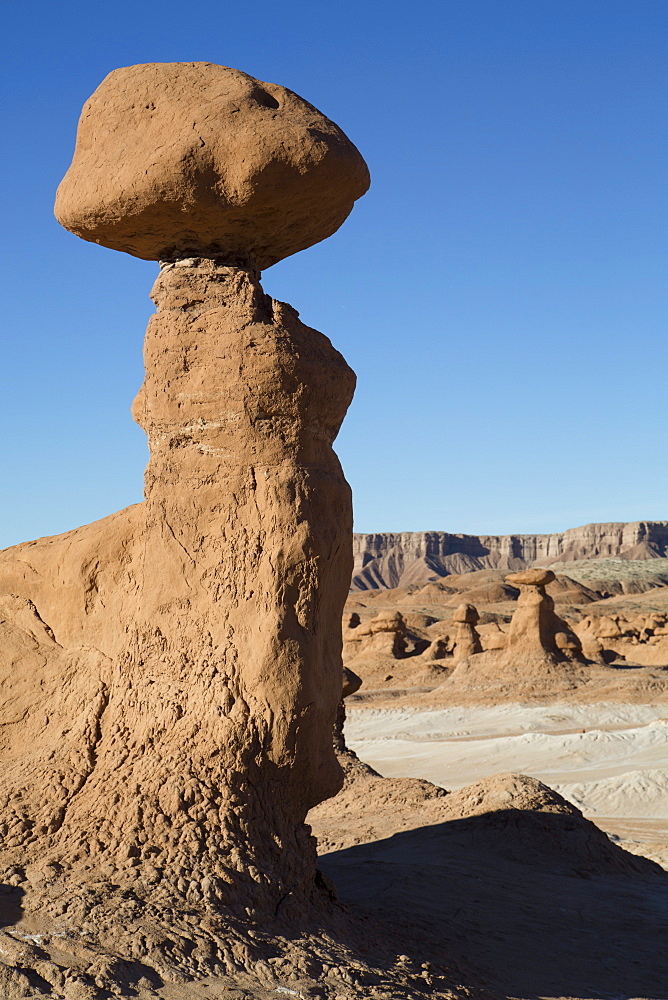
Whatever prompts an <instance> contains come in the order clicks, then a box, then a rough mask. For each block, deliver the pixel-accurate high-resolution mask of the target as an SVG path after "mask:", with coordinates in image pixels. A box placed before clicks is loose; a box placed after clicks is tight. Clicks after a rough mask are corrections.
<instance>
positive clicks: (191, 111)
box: [55, 62, 369, 269]
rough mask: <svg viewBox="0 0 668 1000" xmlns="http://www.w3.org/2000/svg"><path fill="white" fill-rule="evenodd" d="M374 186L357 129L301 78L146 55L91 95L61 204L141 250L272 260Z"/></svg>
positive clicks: (334, 221)
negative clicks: (292, 82) (321, 103)
mask: <svg viewBox="0 0 668 1000" xmlns="http://www.w3.org/2000/svg"><path fill="white" fill-rule="evenodd" d="M368 187H369V172H368V169H367V166H366V164H365V162H364V160H363V159H362V156H361V155H360V153H359V152H358V150H357V149H356V148H355V146H354V145H353V144H352V142H351V141H350V140H349V139H348V138H347V136H345V135H344V133H343V132H342V131H341V129H340V128H339V127H338V126H337V125H335V124H334V122H332V121H330V120H329V118H326V117H325V115H323V114H322V113H321V112H320V111H318V110H317V109H316V108H314V107H313V105H311V104H309V103H308V102H307V101H305V100H303V98H301V97H299V96H298V95H297V94H295V93H293V92H292V91H291V90H287V89H286V88H285V87H279V86H277V85H276V84H273V83H263V82H262V81H260V80H256V79H255V78H254V77H252V76H248V74H247V73H242V72H240V71H239V70H236V69H230V68H229V67H227V66H216V65H214V64H212V63H205V62H192V63H146V64H143V65H138V66H126V67H123V68H122V69H117V70H114V71H113V72H112V73H110V74H109V76H107V77H106V79H105V80H104V81H103V82H102V83H101V84H100V86H99V87H98V88H97V90H96V91H95V93H94V94H93V95H92V96H91V97H90V98H89V100H88V101H87V102H86V104H85V106H84V108H83V111H82V113H81V118H80V121H79V128H78V131H77V141H76V148H75V151H74V158H73V161H72V165H71V166H70V169H69V170H68V172H67V174H66V175H65V177H64V179H63V181H62V182H61V184H60V187H59V188H58V195H57V198H56V209H55V211H56V217H57V218H58V221H59V222H60V223H61V224H62V225H63V226H65V228H66V229H69V230H71V231H72V232H73V233H75V234H76V235H77V236H81V237H82V238H83V239H85V240H89V241H91V242H94V243H101V244H102V245H103V246H107V247H111V248H112V249H113V250H122V251H124V252H125V253H130V254H133V255H134V256H136V257H143V258H144V259H147V260H165V259H168V258H172V257H185V256H188V255H199V256H203V257H218V258H219V259H220V260H222V261H224V262H225V263H227V264H234V265H241V266H246V267H254V268H258V269H263V268H266V267H269V266H270V265H271V264H275V263H276V262H277V261H279V260H281V259H282V258H284V257H287V256H289V255H290V254H294V253H297V251H299V250H304V249H305V248H306V247H309V246H312V245H313V244H314V243H319V242H320V241H321V240H324V239H326V238H327V237H328V236H331V235H332V233H334V232H336V230H337V229H338V228H339V226H340V225H341V224H342V222H344V220H345V219H346V218H347V216H348V215H349V214H350V211H351V209H352V207H353V204H354V202H355V200H356V199H357V198H360V197H361V196H362V195H363V194H364V192H365V191H366V190H367V188H368Z"/></svg>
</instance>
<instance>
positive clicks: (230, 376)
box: [0, 260, 354, 965]
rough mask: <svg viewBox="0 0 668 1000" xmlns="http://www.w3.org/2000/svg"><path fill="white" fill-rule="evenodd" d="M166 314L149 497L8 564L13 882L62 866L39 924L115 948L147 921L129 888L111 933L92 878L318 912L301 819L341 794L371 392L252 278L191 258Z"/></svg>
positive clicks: (6, 843) (232, 904) (154, 368)
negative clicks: (71, 925)
mask: <svg viewBox="0 0 668 1000" xmlns="http://www.w3.org/2000/svg"><path fill="white" fill-rule="evenodd" d="M153 297H154V299H155V302H156V304H157V307H158V311H157V313H156V315H155V316H154V318H153V319H152V320H151V321H150V323H149V328H148V332H147V337H146V347H145V358H146V372H147V373H146V381H145V383H144V386H143V388H142V390H141V392H140V394H139V396H138V397H137V400H136V401H135V414H136V417H137V419H138V420H139V422H140V423H141V424H142V426H143V427H144V428H145V430H146V432H147V434H148V438H149V443H150V448H151V459H150V463H149V466H148V468H147V473H146V500H145V502H144V503H143V504H141V505H139V506H136V507H132V508H129V509H128V510H127V511H122V512H121V513H119V514H116V515H113V516H112V517H111V518H108V519H106V520H105V521H101V522H98V523H97V524H93V525H90V526H88V527H86V528H81V529H79V530H77V531H74V532H70V533H68V534H66V535H64V536H61V537H59V538H52V539H45V540H41V541H38V542H32V543H28V544H25V545H20V546H17V547H15V548H13V549H9V550H7V551H6V552H5V553H4V554H3V556H2V558H1V559H0V587H1V590H2V592H3V593H4V594H11V595H14V596H11V597H9V598H5V601H4V604H3V611H4V612H5V614H4V615H3V619H4V620H3V622H2V626H1V628H2V631H3V633H4V635H3V647H2V660H1V669H2V684H3V699H2V703H1V707H0V711H1V712H2V728H1V730H0V733H1V734H2V735H1V739H2V743H1V744H0V748H1V755H2V757H1V759H2V761H3V766H2V770H1V772H0V802H1V807H0V823H1V824H2V835H3V843H2V855H1V861H0V863H2V864H3V866H4V868H5V869H7V868H8V867H9V868H11V866H12V865H15V866H17V870H18V871H20V872H23V871H24V870H25V868H26V866H30V865H39V867H40V869H41V868H43V867H44V866H45V865H47V866H51V868H52V869H53V871H54V872H57V876H54V882H53V884H54V885H57V892H56V893H54V898H53V899H51V898H50V893H46V895H45V894H43V893H42V892H41V891H40V890H39V889H33V888H30V889H29V890H27V894H28V898H27V900H26V902H27V904H28V906H29V907H30V908H33V907H35V906H36V905H37V903H38V904H39V907H40V909H41V910H42V912H43V913H49V914H51V915H54V916H58V917H59V918H60V919H67V920H69V918H70V917H71V916H73V915H74V916H75V917H76V920H77V922H78V923H79V924H80V925H81V924H82V923H83V924H84V925H85V926H88V925H90V926H91V928H94V929H95V932H99V933H100V934H101V935H102V938H103V939H104V936H105V935H107V937H108V935H109V934H111V935H112V937H113V936H114V935H117V934H122V933H123V931H121V930H120V928H123V929H124V930H125V931H127V933H128V934H129V935H130V937H132V931H131V930H130V928H132V926H133V923H136V915H134V914H133V915H131V914H130V913H127V914H126V913H124V903H122V902H119V901H118V898H117V894H113V893H112V894H111V897H112V898H113V899H114V902H113V909H114V911H115V912H114V913H113V914H112V913H109V914H107V917H109V919H110V920H113V923H114V924H115V925H116V929H115V930H113V929H112V927H111V926H106V927H105V926H104V921H105V919H106V917H105V916H104V915H103V914H102V915H101V912H98V911H104V909H105V903H104V901H101V900H99V899H98V898H97V897H96V898H95V899H91V898H87V896H86V893H85V892H83V894H82V895H81V896H80V895H79V894H80V893H81V892H82V889H81V883H82V880H83V878H84V871H86V870H87V869H88V868H89V867H91V866H92V867H93V868H94V869H98V870H99V873H100V877H102V876H105V877H109V878H111V879H112V881H114V882H115V883H116V884H120V885H122V886H125V885H127V884H128V882H129V883H131V884H132V886H133V893H135V894H136V895H137V896H138V898H140V899H141V905H142V907H146V906H147V905H149V903H150V900H151V899H152V898H154V897H155V896H162V897H163V898H165V899H171V900H172V902H173V901H174V900H178V899H181V900H182V901H183V904H184V905H186V904H187V903H188V902H190V903H193V902H202V901H204V902H205V904H206V905H207V906H209V907H210V908H211V912H212V913H213V914H215V913H220V907H229V908H230V909H231V911H233V912H239V909H240V908H241V910H243V909H244V908H246V907H249V908H250V909H253V910H257V911H259V912H261V911H264V912H271V913H272V914H273V913H274V911H275V910H276V908H277V907H278V906H279V904H280V903H281V902H282V901H285V900H288V902H289V900H290V899H291V894H292V896H293V897H294V898H296V899H297V898H303V897H304V895H305V894H306V895H308V893H309V892H311V891H312V889H313V879H314V874H315V852H314V848H313V846H312V844H311V842H310V841H309V838H308V836H307V833H306V830H305V827H304V826H303V820H304V817H305V815H306V812H307V810H308V809H309V808H310V807H311V806H313V805H314V804H315V803H317V802H319V801H321V800H322V799H323V798H326V797H327V796H329V795H332V794H334V793H335V792H336V790H337V788H338V787H339V784H340V780H341V779H340V771H339V768H338V766H337V764H336V761H335V757H334V754H333V751H332V742H331V733H332V726H333V724H334V721H335V716H336V709H337V705H338V703H339V701H340V698H341V660H340V646H341V640H340V621H341V612H342V608H343V603H344V600H345V595H346V592H347V587H348V580H349V574H350V569H351V558H350V548H349V543H348V539H349V537H350V530H351V506H350V492H349V488H348V486H347V484H346V483H345V480H344V478H343V476H342V473H341V469H340V466H339V463H338V460H337V458H336V456H335V454H334V452H333V451H332V448H331V444H332V441H333V438H334V436H335V435H336V432H337V430H338V427H339V424H340V422H341V420H342V418H343V415H344V413H345V410H346V407H347V406H348V403H349V401H350V398H351V396H352V392H353V386H354V376H353V374H352V372H351V371H350V369H349V368H348V366H347V365H346V363H345V362H344V360H343V358H342V357H341V356H340V355H339V354H338V353H337V352H336V351H335V350H334V349H333V348H332V346H331V344H330V342H329V341H328V340H327V338H326V337H324V336H322V335H321V334H319V333H317V332H316V331H315V330H311V329H309V328H308V327H306V326H304V325H303V324H302V323H301V322H300V321H299V319H298V317H297V314H296V312H295V311H294V310H293V309H291V308H290V307H289V306H285V305H283V304H281V303H278V302H274V301H272V300H271V299H269V298H268V297H267V296H266V295H264V294H263V292H262V289H261V287H260V285H259V284H258V282H257V278H256V277H255V276H254V275H253V274H252V273H250V272H247V271H241V270H237V269H234V268H229V267H224V266H219V265H218V264H216V263H215V262H213V261H203V260H199V261H197V260H185V261H181V262H179V263H178V264H173V265H169V266H167V267H165V268H163V270H162V271H161V273H160V276H159V277H158V280H157V282H156V285H155V288H154V290H153ZM46 623H48V624H46ZM85 880H86V882H89V881H90V876H89V875H86V879H85ZM98 895H99V893H98ZM56 897H57V899H56ZM106 905H107V906H108V905H109V902H107V904H106ZM135 905H136V904H133V906H135ZM133 906H131V907H130V910H132V909H133ZM96 913H97V916H96ZM119 913H123V919H122V920H120V922H119ZM145 917H146V914H144V918H143V920H144V921H145ZM154 917H155V918H156V919H157V916H156V915H155V914H154ZM144 937H145V935H144ZM130 943H131V948H130V950H131V951H132V950H133V949H136V951H138V952H139V954H140V955H141V954H142V952H145V951H146V950H147V949H148V951H150V944H149V943H147V942H146V941H144V943H143V944H141V945H140V944H139V943H138V942H134V941H132V942H130ZM126 944H127V942H126ZM207 947H208V946H207ZM205 958H211V956H210V955H207V956H204V955H202V956H199V960H201V961H202V962H203V961H204V959H205ZM197 961H198V959H194V962H195V965H196V964H197Z"/></svg>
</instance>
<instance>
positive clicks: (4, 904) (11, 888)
mask: <svg viewBox="0 0 668 1000" xmlns="http://www.w3.org/2000/svg"><path fill="white" fill-rule="evenodd" d="M23 896H24V892H23V889H21V888H20V887H19V886H16V885H7V883H5V882H0V927H11V926H12V925H13V924H17V923H18V922H19V920H20V919H21V918H22V916H23V904H22V900H23Z"/></svg>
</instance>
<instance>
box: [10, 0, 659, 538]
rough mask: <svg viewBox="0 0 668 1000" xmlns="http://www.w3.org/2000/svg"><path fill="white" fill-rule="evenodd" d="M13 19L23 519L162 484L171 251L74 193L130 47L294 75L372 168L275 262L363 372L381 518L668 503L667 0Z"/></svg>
mask: <svg viewBox="0 0 668 1000" xmlns="http://www.w3.org/2000/svg"><path fill="white" fill-rule="evenodd" d="M3 20H4V30H3V41H2V67H1V73H2V91H3V93H2V112H1V113H2V118H3V121H2V135H3V139H4V140H5V149H6V155H5V157H4V160H3V164H2V171H3V179H2V196H3V204H4V207H3V223H4V227H3V228H4V233H3V238H2V241H1V242H2V248H1V249H2V258H3V262H2V270H1V274H2V282H3V285H4V290H3V308H2V393H1V394H0V407H1V409H2V413H1V419H2V434H1V435H0V450H1V454H0V468H1V469H2V473H1V480H2V490H1V496H0V501H1V508H2V509H1V516H0V546H2V545H10V544H13V543H15V542H18V541H22V540H25V539H28V538H34V537H38V536H40V535H44V534H53V533H57V532H60V531H64V530H67V529H68V528H72V527H75V526H77V525H79V524H82V523H86V522H88V521H91V520H94V519H96V518H99V517H103V516H105V515H106V514H108V513H111V512H112V511H114V510H117V509H119V508H121V507H124V506H126V505H127V504H130V503H133V502H135V501H137V500H139V499H141V495H142V474H143V467H144V464H145V461H146V446H145V440H144V435H143V433H142V432H141V431H140V430H139V428H137V427H136V426H135V425H134V424H133V423H132V419H131V417H130V413H129V406H130V402H131V400H132V398H133V396H134V394H135V392H136V390H137V388H138V387H139V385H140V383H141V379H142V368H141V345H142V338H143V331H144V327H145V324H146V321H147V319H148V316H149V315H150V312H151V310H152V305H151V303H150V301H149V299H148V292H149V289H150V286H151V284H152V281H153V278H154V275H155V273H156V270H157V265H154V264H151V263H146V262H143V261H140V260H136V259H134V258H132V257H129V256H126V255H124V254H119V253H115V252H113V251H111V250H106V249H103V248H99V247H96V246H93V245H91V244H88V243H84V242H82V241H81V240H78V239H77V238H76V237H74V236H71V235H70V234H68V233H66V232H65V231H64V230H62V229H61V228H60V227H59V226H58V224H57V223H56V222H55V220H54V218H53V216H52V205H53V197H54V192H55V189H56V186H57V184H58V182H59V181H60V178H61V177H62V175H63V173H64V172H65V170H66V169H67V166H68V164H69V160H70V157H71V152H72V148H73V141H74V133H75V128H76V122H77V119H78V115H79V111H80V108H81V106H82V104H83V102H84V101H85V99H86V98H87V97H88V96H89V94H90V93H91V92H92V91H93V90H94V89H95V87H96V86H97V85H98V84H99V83H100V81H101V80H102V78H103V77H104V76H105V75H106V73H108V72H109V71H110V70H112V69H114V68H115V67H117V66H123V65H128V64H131V63H138V62H152V61H179V60H200V59H201V60H209V61H211V62H218V63H222V64H225V65H229V66H234V67H237V68H239V69H243V70H245V71H246V72H248V73H251V74H253V75H255V76H257V77H259V78H260V79H263V80H268V81H272V82H275V83H280V84H283V85H285V86H287V87H290V88H291V89H293V90H295V91H297V92H298V93H299V94H301V95H302V96H304V97H306V98H307V99H308V100H309V101H311V102H312V103H313V104H315V105H317V107H319V108H320V109H321V110H322V111H324V112H325V113H326V114H327V115H329V116H330V117H331V118H333V119H334V120H335V121H336V122H338V123H339V124H340V125H341V126H342V127H343V129H344V130H345V131H346V132H347V133H348V134H349V136H350V137H351V138H352V139H353V141H354V142H355V143H356V144H357V145H358V146H359V148H360V149H361V151H362V153H363V154H364V156H365V157H366V159H367V161H368V163H369V166H370V169H371V174H372V188H371V190H370V192H369V194H368V195H367V196H366V197H365V198H364V199H363V200H362V201H361V202H359V203H358V205H357V206H356V208H355V210H354V212H353V214H352V216H351V217H350V219H349V220H348V222H347V223H346V224H345V225H344V226H343V228H342V229H341V230H340V231H339V233H338V234H337V235H336V236H334V237H333V238H332V239H330V240H327V241H326V242H325V243H322V244H320V245H319V246H317V247H314V248H312V249H310V250H307V251H305V252H303V253H300V254H297V255H296V256H295V257H292V258H290V259H289V260H287V261H284V262H282V263H280V264H278V265H276V266H275V267H273V268H271V269H270V270H268V271H267V272H265V275H264V285H265V288H266V290H267V291H268V292H270V293H271V294H273V295H274V296H275V297H277V298H280V299H284V300H287V301H289V302H291V303H292V304H293V305H295V306H296V308H298V309H299V310H300V313H301V315H302V318H303V319H304V320H305V321H306V322H307V323H309V324H311V325H312V326H315V327H317V328H319V329H320V330H322V331H324V332H325V333H327V334H328V336H330V337H331V339H332V340H333V342H334V343H335V345H336V346H337V347H338V348H339V349H340V350H341V351H342V352H343V353H344V354H345V356H346V358H347V359H348V361H349V363H350V364H351V365H352V366H353V368H354V369H355V370H356V372H357V374H358V378H359V382H358V389H357V395H356V398H355V401H354V403H353V405H352V407H351V409H350V412H349V415H348V418H347V420H346V423H345V425H344V429H343V431H342V432H341V435H340V437H339V439H338V445H337V448H338V451H339V454H340V456H341V459H342V462H343V465H344V468H345V470H346V473H347V476H348V479H349V481H350V482H351V484H352V486H353V490H354V496H355V520H356V529H357V530H359V531H390V530H422V529H443V530H449V531H465V532H471V533H480V532H494V533H496V532H499V533H508V532H522V531H554V530H560V529H563V528H566V527H569V526H574V525H577V524H583V523H585V522H587V521H607V520H633V519H637V518H647V519H652V518H653V519H666V518H668V462H667V461H666V431H667V425H668V413H667V410H668V404H667V401H666V381H667V380H666V372H667V367H668V365H667V362H668V336H667V331H666V315H667V308H666V307H667V298H668V295H667V287H666V256H667V253H666V249H667V248H666V232H667V225H666V223H667V219H666V215H667V199H666V182H667V177H668V171H667V170H666V166H667V164H666V159H667V156H666V151H667V146H668V139H667V135H668V132H667V129H666V111H667V108H666V103H667V102H666V95H667V94H668V89H667V82H668V81H667V76H668V69H667V67H668V60H667V56H668V51H667V50H668V3H666V2H665V0H440V2H431V0H430V2H421V0H415V2H413V3H410V4H395V3H392V2H391V0H384V2H380V0H355V2H352V0H337V2H336V3H331V2H327V3H320V2H318V0H310V2H308V3H307V2H301V0H300V2H297V0H282V2H280V3H276V2H271V3H270V2H267V0H255V2H254V3H252V4H244V3H239V2H237V3H233V4H227V3H224V2H221V0H216V2H215V3H214V2H211V0H198V3H196V4H191V5H188V4H183V3H182V2H179V3H176V2H174V0H162V2H160V3H148V2H146V0H133V2H131V3H128V2H123V0H120V2H119V0H116V2H115V3H113V4H107V3H104V4H96V3H93V2H91V0H86V2H71V0H63V2H58V3H55V2H53V0H49V2H48V3H47V2H37V3H30V2H29V0H26V2H25V3H23V4H13V5H11V7H9V8H8V9H7V10H6V11H5V13H4V15H3Z"/></svg>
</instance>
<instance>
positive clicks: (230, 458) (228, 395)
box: [133, 258, 354, 499]
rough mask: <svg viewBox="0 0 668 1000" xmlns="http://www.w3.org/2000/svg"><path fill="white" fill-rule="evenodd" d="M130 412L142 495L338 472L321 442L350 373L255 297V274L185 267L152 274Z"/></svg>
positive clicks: (211, 264) (283, 309) (316, 340)
mask: <svg viewBox="0 0 668 1000" xmlns="http://www.w3.org/2000/svg"><path fill="white" fill-rule="evenodd" d="M151 297H152V298H153V301H154V302H155V304H156V306H157V312H156V314H155V315H154V316H153V317H152V318H151V320H150V322H149V325H148V329H147V333H146V341H145V348H144V358H145V365H146V378H145V381H144V384H143V386H142V388H141V390H140V392H139V394H138V395H137V398H136V399H135V403H134V405H133V415H134V417H135V420H136V421H137V422H138V423H139V424H140V426H141V427H143V429H144V430H145V431H146V434H147V436H148V441H149V448H150V456H151V457H150V461H149V465H148V467H147V470H146V479H145V485H146V497H147V499H151V498H153V497H155V496H156V495H160V496H168V495H170V494H173V492H174V490H175V489H176V490H180V491H183V490H198V491H199V492H200V495H201V498H202V499H203V492H205V491H206V488H207V487H208V486H211V485H213V484H220V482H221V480H225V479H228V478H229V477H230V476H233V475H235V474H237V473H239V472H240V471H241V470H242V469H247V468H248V467H265V468H266V467H274V466H276V465H278V464H285V463H289V464H292V465H307V466H308V465H311V464H313V463H315V464H316V465H318V466H322V464H323V463H325V464H327V463H330V464H331V465H333V466H334V465H338V463H336V459H335V456H334V453H333V452H332V451H331V444H332V442H333V440H334V438H335V436H336V434H337V433H338V430H339V427H340V425H341V422H342V420H343V417H344V415H345V412H346V410H347V408H348V405H349V403H350V400H351V398H352V392H353V389H354V375H353V373H352V372H351V371H350V369H349V368H348V366H347V365H346V363H345V361H344V359H343V358H342V357H341V355H340V354H339V353H338V352H337V351H335V350H334V348H333V347H332V345H331V344H330V342H329V340H328V339H327V338H326V337H324V336H323V335H322V334H320V333H318V332H317V331H315V330H311V329H309V328H308V327H306V326H304V324H302V323H301V322H300V320H299V317H298V313H297V312H296V310H294V309H293V308H292V307H291V306H289V305H286V304H285V303H282V302H276V301H275V300H272V299H271V298H270V297H269V296H268V295H266V294H265V293H264V291H263V289H262V286H261V285H260V283H259V275H258V273H257V272H254V271H250V270H244V269H242V268H237V267H230V266H228V265H224V264H220V263H218V262H216V261H214V260H208V259H197V258H189V259H184V260H179V261H176V262H173V263H168V264H165V265H163V266H162V268H161V271H160V274H159V276H158V278H157V280H156V282H155V285H154V287H153V290H152V292H151Z"/></svg>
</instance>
